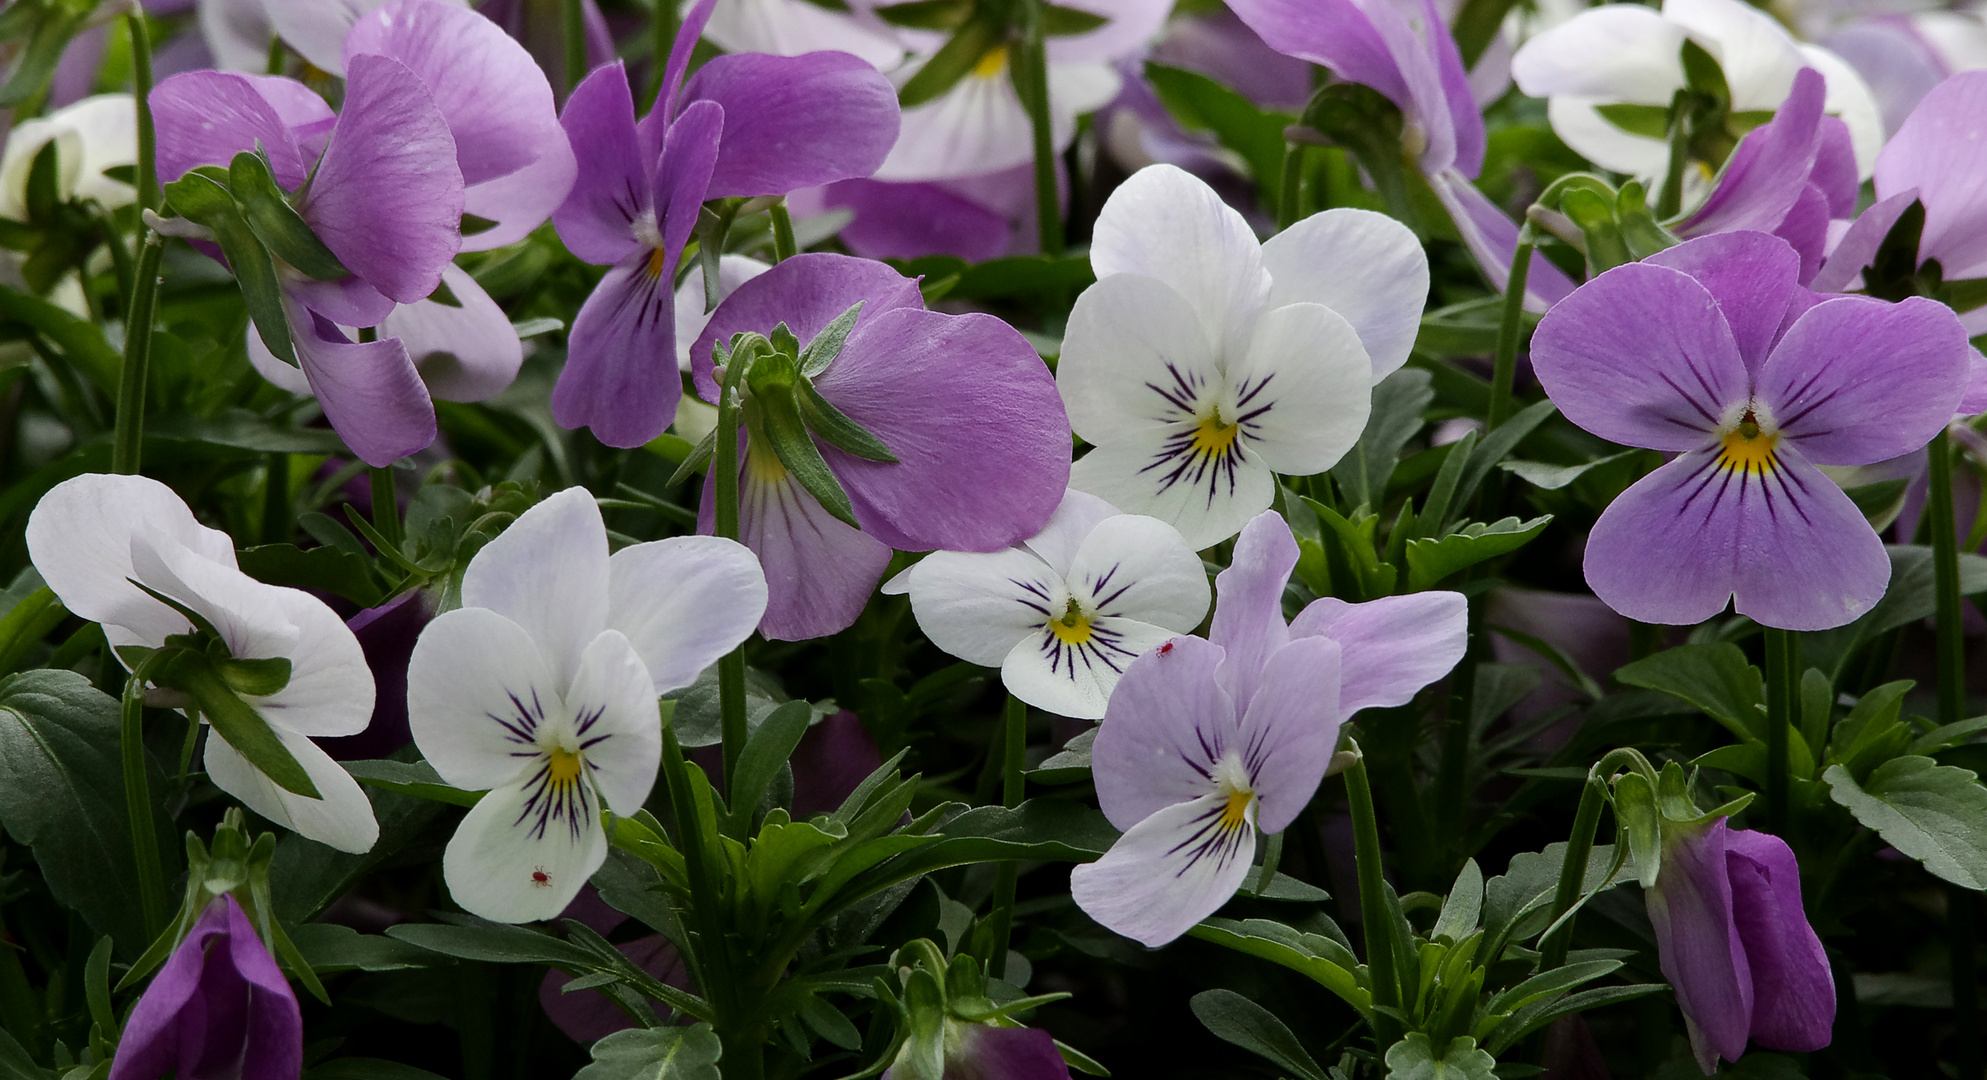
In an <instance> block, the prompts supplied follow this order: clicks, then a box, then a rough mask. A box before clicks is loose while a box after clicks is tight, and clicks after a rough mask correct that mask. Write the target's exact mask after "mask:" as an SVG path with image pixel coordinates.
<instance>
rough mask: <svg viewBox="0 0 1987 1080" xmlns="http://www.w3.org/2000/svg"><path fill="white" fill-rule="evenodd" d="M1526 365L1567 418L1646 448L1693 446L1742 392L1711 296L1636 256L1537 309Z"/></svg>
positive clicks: (1741, 369) (1742, 380) (1741, 376)
mask: <svg viewBox="0 0 1987 1080" xmlns="http://www.w3.org/2000/svg"><path fill="white" fill-rule="evenodd" d="M1776 243H1777V241H1776ZM1532 367H1533V369H1534V370H1535V371H1537V372H1538V377H1539V382H1540V383H1541V384H1543V385H1544V386H1545V390H1546V393H1547V394H1548V395H1550V396H1551V397H1552V400H1553V402H1554V403H1555V404H1557V405H1558V406H1559V411H1560V412H1561V413H1564V414H1565V416H1566V418H1567V419H1568V420H1571V421H1573V422H1574V423H1575V424H1578V425H1580V426H1581V427H1583V428H1586V429H1587V430H1588V431H1591V432H1593V433H1594V434H1596V435H1599V436H1600V437H1601V438H1603V439H1607V440H1609V441H1611V442H1618V443H1622V444H1624V445H1628V446H1646V447H1649V448H1650V449H1653V450H1689V449H1693V448H1695V447H1700V446H1703V445H1704V439H1705V436H1706V434H1707V433H1709V432H1711V431H1713V430H1715V429H1716V428H1717V426H1718V424H1719V423H1720V422H1721V420H1722V419H1723V417H1724V412H1725V409H1726V408H1727V407H1728V406H1730V405H1731V404H1732V403H1733V402H1735V401H1742V400H1744V399H1745V397H1746V390H1747V386H1746V383H1747V378H1746V368H1745V364H1744V363H1743V362H1742V361H1741V360H1740V359H1739V350H1738V346H1737V345H1736V344H1735V343H1734V342H1733V340H1732V331H1731V328H1730V327H1729V326H1728V325H1727V324H1726V322H1725V317H1724V316H1723V315H1722V314H1720V313H1719V309H1718V302H1717V300H1715V299H1713V298H1712V296H1711V294H1710V293H1709V292H1708V291H1706V290H1705V288H1704V286H1702V285H1699V284H1698V283H1697V282H1696V281H1695V280H1693V279H1692V278H1690V277H1689V276H1687V275H1685V274H1683V273H1681V272H1679V271H1676V270H1671V269H1669V268H1667V267H1662V266H1653V265H1649V264H1646V263H1629V264H1627V265H1626V266H1617V267H1615V268H1614V269H1612V270H1609V271H1608V272H1607V273H1605V274H1602V275H1601V276H1600V277H1597V278H1595V279H1594V280H1593V281H1590V282H1588V283H1587V284H1586V286H1584V287H1583V288H1581V289H1580V291H1579V292H1576V293H1574V294H1573V295H1572V296H1569V297H1567V298H1566V299H1565V300H1562V301H1560V303H1559V304H1558V305H1557V306H1556V307H1554V308H1553V309H1552V310H1551V311H1549V312H1547V313H1546V316H1545V318H1544V319H1543V320H1542V321H1541V322H1540V323H1539V327H1538V332H1537V333H1535V334H1534V335H1533V336H1532Z"/></svg>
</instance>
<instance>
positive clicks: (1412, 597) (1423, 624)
mask: <svg viewBox="0 0 1987 1080" xmlns="http://www.w3.org/2000/svg"><path fill="white" fill-rule="evenodd" d="M1290 634H1291V636H1292V637H1310V636H1313V635H1320V636H1324V637H1328V638H1331V639H1332V640H1333V641H1336V642H1338V644H1339V648H1340V649H1342V650H1344V660H1343V665H1342V668H1343V671H1344V676H1343V678H1342V679H1341V681H1340V683H1339V688H1338V698H1339V710H1340V712H1342V713H1343V714H1344V715H1345V716H1348V717H1349V716H1351V715H1352V714H1353V713H1356V712H1358V711H1359V710H1361V709H1369V708H1385V707H1391V706H1395V705H1405V704H1407V703H1408V702H1409V701H1411V700H1413V698H1414V695H1415V694H1417V693H1419V692H1420V691H1421V688H1422V687H1424V686H1427V685H1428V684H1429V683H1432V682H1434V681H1435V680H1437V679H1439V678H1441V677H1442V676H1444V675H1447V674H1448V673H1449V671H1450V670H1451V669H1452V668H1454V667H1455V666H1456V663H1457V662H1458V661H1460V660H1461V659H1462V658H1463V651H1464V649H1465V648H1466V647H1467V645H1468V641H1469V604H1468V602H1467V601H1465V600H1464V598H1463V594H1461V593H1456V592H1447V591H1439V590H1438V591H1431V592H1418V593H1409V594H1408V595H1406V596H1383V597H1381V598H1380V599H1378V600H1369V601H1367V602H1366V603H1363V604H1349V603H1346V602H1345V601H1343V600H1340V599H1337V598H1336V597H1330V596H1327V597H1324V598H1323V599H1320V600H1314V601H1312V602H1311V604H1310V605H1309V606H1308V607H1306V608H1305V609H1304V610H1303V611H1301V612H1299V613H1298V615H1297V617H1296V618H1295V619H1292V620H1291V621H1290Z"/></svg>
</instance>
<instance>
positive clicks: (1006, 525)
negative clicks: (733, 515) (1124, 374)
mask: <svg viewBox="0 0 1987 1080" xmlns="http://www.w3.org/2000/svg"><path fill="white" fill-rule="evenodd" d="M856 304H862V305H863V307H862V312H861V314H860V315H859V316H858V317H857V320H856V324H855V329H854V330H853V331H852V332H851V333H850V335H849V337H848V340H847V342H846V343H845V344H844V345H843V347H842V350H841V353H840V354H839V355H838V356H837V357H836V358H835V360H834V362H833V363H831V364H830V365H829V366H828V367H827V369H826V370H824V371H822V372H821V373H820V374H819V375H817V376H815V377H814V379H813V382H814V388H815V390H816V391H817V392H819V393H820V395H821V396H822V398H824V399H825V400H826V401H827V402H828V403H829V404H831V405H833V406H834V407H835V408H837V409H839V410H841V412H842V413H843V414H844V415H846V416H848V417H849V419H851V420H853V421H855V422H856V423H857V424H858V425H860V426H861V427H863V428H864V429H865V430H867V431H868V432H869V433H870V434H872V435H874V436H875V437H876V438H877V439H879V440H881V441H882V443H883V445H884V446H886V447H888V448H889V449H890V451H891V453H892V454H893V455H894V456H895V457H896V458H897V461H895V462H880V461H867V460H863V459H861V458H858V457H856V456H854V455H852V454H848V453H845V452H843V451H842V450H840V449H838V448H836V447H834V446H830V445H826V444H822V443H820V442H819V440H817V445H818V446H819V449H820V452H821V456H822V458H823V459H825V460H826V462H827V464H828V467H829V469H830V470H831V471H832V472H833V473H834V475H835V478H836V479H837V480H838V481H839V482H840V483H841V485H842V487H843V489H844V490H845V491H846V492H847V493H848V495H849V499H850V501H851V503H852V504H853V506H854V510H855V517H856V520H857V521H858V522H860V523H861V525H862V528H861V530H860V531H858V530H856V529H854V528H851V527H849V526H848V525H847V524H845V523H844V522H842V521H841V520H839V519H837V518H835V517H834V516H832V515H831V514H829V513H828V511H827V510H826V509H824V508H823V507H822V506H821V504H820V503H819V502H817V501H816V500H815V498H814V496H813V495H810V494H809V493H808V492H807V490H806V489H805V488H803V487H802V486H801V485H800V482H799V481H798V480H796V479H795V478H794V477H793V476H792V474H791V473H789V472H788V471H787V469H786V468H785V466H784V465H782V464H781V463H780V460H779V458H778V457H776V456H775V455H774V453H773V450H772V448H771V447H769V446H765V445H761V443H760V441H758V440H755V439H751V438H750V437H749V435H748V432H747V431H745V430H743V429H741V430H740V432H739V438H740V441H741V445H742V449H743V452H742V453H741V454H740V457H739V489H740V490H739V528H740V536H741V539H743V540H744V541H745V544H746V546H748V547H750V548H751V549H752V550H753V551H756V552H758V553H759V558H760V561H761V562H763V563H764V564H765V568H766V580H767V584H768V587H769V588H770V589H771V593H772V598H771V601H770V602H769V604H768V606H767V608H766V619H765V622H764V623H763V624H761V626H760V631H761V632H762V633H764V634H765V635H766V636H767V637H770V638H777V639H781V640H802V639H805V638H812V637H820V636H822V635H825V634H832V633H834V632H836V631H838V630H842V629H845V628H847V627H848V626H849V625H850V624H852V623H854V622H855V620H856V616H858V615H860V614H861V613H862V608H863V605H864V604H865V603H867V602H868V599H869V595H870V593H871V591H873V590H874V589H875V588H876V584H877V582H878V581H880V580H881V579H882V577H883V570H884V568H885V567H886V566H888V565H889V562H890V551H891V549H892V548H895V549H897V550H899V551H931V550H934V549H944V550H947V551H999V550H1000V549H1002V548H1005V547H1008V546H1009V545H1012V544H1015V543H1018V542H1020V541H1022V540H1025V539H1027V538H1028V537H1030V536H1033V535H1034V534H1035V533H1037V532H1040V531H1041V529H1042V526H1043V525H1044V524H1046V523H1047V522H1048V520H1049V516H1050V515H1051V514H1052V513H1054V511H1055V508H1056V505H1057V504H1058V503H1060V502H1061V500H1062V496H1063V492H1064V491H1065V490H1066V489H1067V488H1068V487H1069V452H1070V451H1069V425H1068V419H1067V416H1066V414H1065V413H1064V411H1063V408H1062V402H1061V401H1060V400H1059V399H1058V398H1057V396H1056V389H1055V383H1054V380H1053V379H1052V377H1051V376H1050V375H1049V369H1048V367H1047V366H1046V365H1045V364H1043V363H1042V360H1041V357H1040V356H1039V355H1037V353H1036V352H1035V349H1034V347H1033V346H1031V345H1029V344H1028V342H1027V339H1025V338H1023V337H1022V336H1021V335H1020V333H1018V332H1017V331H1015V330H1014V328H1013V327H1010V326H1008V325H1007V324H1006V323H1004V322H1002V321H1001V320H999V319H997V318H994V317H993V316H991V315H983V314H977V313H976V314H970V315H943V314H940V313H938V312H935V311H926V310H924V298H923V296H922V295H921V294H920V293H919V292H918V286H917V283H916V282H914V281H911V280H910V279H908V278H905V277H904V276H902V275H901V274H899V273H897V272H896V271H895V270H892V269H891V268H890V267H888V266H885V265H883V264H882V263H876V262H870V261H868V260H865V259H854V258H850V257H848V256H845V255H831V254H826V253H814V254H806V255H798V256H795V257H794V258H791V259H788V260H786V261H785V262H783V263H781V264H779V265H778V266H775V267H773V268H772V269H771V270H769V271H767V272H766V273H764V274H761V275H759V276H758V277H756V278H753V279H752V280H751V281H748V282H746V283H745V284H743V285H740V286H739V287H738V291H737V292H735V293H733V294H732V295H731V298H730V299H728V300H726V301H725V302H724V303H722V304H720V305H718V309H717V311H716V312H715V313H714V314H713V315H712V316H711V322H710V325H709V326H707V327H706V328H705V329H704V333H703V334H702V336H700V337H699V338H698V339H697V343H696V344H695V345H693V346H692V347H691V351H690V359H691V363H692V365H693V367H692V371H693V373H694V375H695V378H696V383H697V389H698V392H699V393H700V394H702V395H703V396H704V398H705V399H706V400H709V401H716V400H717V383H716V381H715V380H714V379H713V377H712V366H713V365H712V359H711V346H712V344H713V343H715V342H720V341H723V342H729V341H730V340H731V338H732V336H733V335H734V334H740V333H746V332H752V333H759V334H770V333H771V332H772V330H773V329H774V327H775V326H777V325H779V324H781V323H785V324H786V326H787V327H788V329H789V330H791V331H792V332H793V334H794V335H795V336H797V337H798V338H799V340H800V341H801V343H802V344H805V343H807V342H809V341H811V340H812V339H813V338H814V336H815V335H817V334H819V333H820V332H821V331H822V330H823V329H824V328H825V327H827V326H828V324H829V323H831V322H833V321H834V320H835V319H836V318H837V317H839V316H841V315H842V314H843V313H844V312H846V311H848V310H849V309H850V308H852V307H854V306H855V305H856ZM715 492H716V485H715V484H712V483H709V482H706V483H705V485H704V495H703V506H702V509H701V510H700V511H699V514H698V528H699V529H700V530H701V531H705V532H709V531H710V530H711V529H712V527H713V523H714V521H715V517H714V514H715V503H714V501H713V500H714V499H715Z"/></svg>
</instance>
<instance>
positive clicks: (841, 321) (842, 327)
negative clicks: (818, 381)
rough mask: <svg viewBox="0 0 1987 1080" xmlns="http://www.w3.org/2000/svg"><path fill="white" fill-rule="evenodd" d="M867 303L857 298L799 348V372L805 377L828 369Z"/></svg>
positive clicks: (840, 351)
mask: <svg viewBox="0 0 1987 1080" xmlns="http://www.w3.org/2000/svg"><path fill="white" fill-rule="evenodd" d="M865 303H867V301H864V300H858V301H856V302H855V303H854V304H853V305H851V306H850V308H849V309H848V310H847V311H844V312H842V313H841V314H840V315H837V316H835V320H834V321H833V322H831V323H829V324H828V325H826V326H824V327H822V328H821V332H820V333H818V334H816V335H814V337H813V339H812V340H810V341H809V342H808V343H807V347H806V348H805V349H802V350H800V373H801V375H803V376H805V377H806V378H809V379H811V378H813V377H814V376H816V375H819V374H821V373H822V372H824V371H826V370H828V365H829V364H832V363H834V362H835V358H836V357H837V356H840V355H841V354H842V346H843V345H845V344H847V343H848V340H849V334H850V333H851V332H852V331H854V330H855V328H856V320H857V319H858V318H861V317H862V306H863V304H865Z"/></svg>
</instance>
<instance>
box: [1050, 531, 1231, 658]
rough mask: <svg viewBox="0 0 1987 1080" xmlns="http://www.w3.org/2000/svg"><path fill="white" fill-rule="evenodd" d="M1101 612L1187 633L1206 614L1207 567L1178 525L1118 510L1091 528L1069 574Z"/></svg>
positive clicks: (1074, 587) (1087, 600) (1077, 588)
mask: <svg viewBox="0 0 1987 1080" xmlns="http://www.w3.org/2000/svg"><path fill="white" fill-rule="evenodd" d="M1067 577H1068V580H1069V584H1070V588H1071V589H1072V590H1075V591H1079V592H1081V593H1082V594H1083V596H1084V600H1085V603H1086V605H1090V606H1094V607H1095V609H1096V611H1097V613H1098V614H1100V615H1106V616H1116V617H1121V618H1127V619H1137V620H1139V621H1140V622H1148V623H1152V624H1154V625H1157V626H1163V627H1166V628H1167V629H1169V630H1171V631H1173V632H1174V633H1176V634H1184V633H1186V632H1188V631H1190V630H1192V629H1193V628H1194V627H1196V626H1199V625H1200V622H1201V619H1203V618H1204V617H1206V615H1207V603H1208V586H1207V571H1206V570H1205V569H1204V568H1203V567H1202V565H1201V561H1200V556H1199V555H1198V554H1196V553H1195V552H1194V549H1192V548H1190V547H1188V546H1187V541H1186V539H1185V538H1184V537H1182V536H1181V535H1180V531H1179V530H1178V529H1175V528H1173V527H1172V526H1171V525H1168V524H1166V523H1165V522H1163V521H1160V520H1159V519H1158V518H1151V517H1145V516H1143V515H1140V514H1120V515H1117V516H1116V517H1111V518H1106V519H1105V520H1104V521H1102V522H1100V523H1098V525H1097V527H1096V528H1095V529H1093V530H1091V532H1090V535H1089V536H1087V537H1085V538H1084V540H1083V546H1082V547H1080V548H1078V549H1077V552H1076V558H1075V559H1074V560H1072V561H1071V563H1070V568H1069V573H1068V575H1067Z"/></svg>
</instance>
